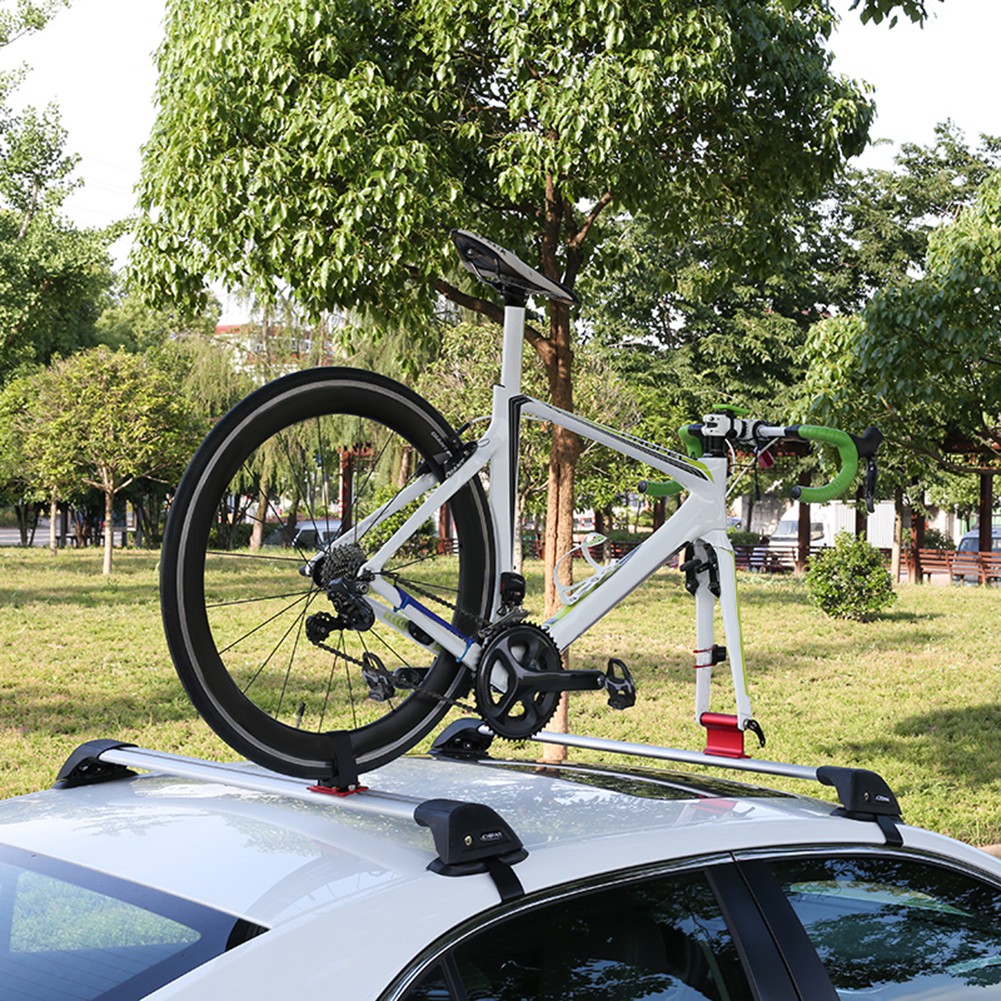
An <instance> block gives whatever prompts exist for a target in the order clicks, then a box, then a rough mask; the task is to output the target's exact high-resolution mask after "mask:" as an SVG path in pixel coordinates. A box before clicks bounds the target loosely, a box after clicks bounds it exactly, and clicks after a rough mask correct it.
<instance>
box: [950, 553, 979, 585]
mask: <svg viewBox="0 0 1001 1001" xmlns="http://www.w3.org/2000/svg"><path fill="white" fill-rule="evenodd" d="M951 555H952V561H951V565H950V567H949V577H950V579H951V580H952V582H953V583H954V584H979V583H981V574H980V553H974V552H970V551H969V550H967V551H965V552H961V553H960V552H955V553H952V554H951Z"/></svg>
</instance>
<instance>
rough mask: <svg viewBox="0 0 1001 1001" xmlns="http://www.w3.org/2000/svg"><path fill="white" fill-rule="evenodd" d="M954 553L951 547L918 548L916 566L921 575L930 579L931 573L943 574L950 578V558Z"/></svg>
mask: <svg viewBox="0 0 1001 1001" xmlns="http://www.w3.org/2000/svg"><path fill="white" fill-rule="evenodd" d="M954 555H955V553H953V551H952V550H951V549H919V550H918V566H919V568H920V570H921V576H922V577H923V578H924V579H925V580H931V577H932V574H936V573H941V574H945V575H946V576H947V577H949V579H950V580H951V579H952V558H953V556H954Z"/></svg>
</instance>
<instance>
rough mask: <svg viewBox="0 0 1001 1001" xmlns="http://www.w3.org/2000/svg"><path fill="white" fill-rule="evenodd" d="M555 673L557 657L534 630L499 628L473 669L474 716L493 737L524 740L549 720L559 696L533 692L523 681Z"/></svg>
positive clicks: (558, 666)
mask: <svg viewBox="0 0 1001 1001" xmlns="http://www.w3.org/2000/svg"><path fill="white" fill-rule="evenodd" d="M560 669H561V658H560V652H559V650H558V649H557V647H556V644H555V643H554V642H553V641H552V639H551V638H550V636H549V634H548V633H547V632H546V631H545V630H544V629H542V628H541V627H540V626H535V625H532V624H531V623H528V622H521V623H518V624H516V625H511V626H508V627H507V628H505V629H502V630H501V631H500V632H498V633H497V634H496V635H495V636H494V637H493V638H492V639H491V640H490V642H489V643H487V645H486V647H484V650H483V654H482V655H481V657H480V663H479V666H478V667H477V669H476V682H475V694H476V708H477V711H478V712H479V713H480V715H481V716H482V718H483V721H484V722H485V723H486V724H487V726H489V727H490V729H491V730H493V732H494V733H495V734H497V736H499V737H506V738H507V739H508V740H527V739H528V738H529V737H531V736H533V735H534V734H536V733H538V732H539V731H540V730H541V729H542V728H543V727H544V726H545V725H546V724H547V723H548V722H549V720H550V719H551V718H552V715H553V713H554V712H556V707H557V706H558V705H559V701H560V694H561V693H560V692H539V691H534V690H533V689H532V688H531V680H530V678H526V677H525V676H526V675H530V674H531V673H532V672H538V671H559V670H560Z"/></svg>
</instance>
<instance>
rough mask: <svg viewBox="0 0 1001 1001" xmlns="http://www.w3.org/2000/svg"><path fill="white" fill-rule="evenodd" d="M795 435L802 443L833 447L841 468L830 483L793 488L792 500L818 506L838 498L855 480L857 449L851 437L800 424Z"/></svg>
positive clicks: (834, 429)
mask: <svg viewBox="0 0 1001 1001" xmlns="http://www.w3.org/2000/svg"><path fill="white" fill-rule="evenodd" d="M796 433H797V434H798V435H799V437H800V438H802V439H803V440H804V441H819V442H821V443H822V444H824V445H833V446H834V448H836V449H837V450H838V455H839V456H840V458H841V468H840V469H839V470H838V474H837V476H835V477H834V479H833V480H831V482H830V483H828V484H826V485H825V486H822V487H793V488H792V491H791V493H792V498H793V500H801V501H803V503H805V504H819V503H822V502H823V501H829V500H833V499H834V498H835V497H840V496H841V495H842V494H843V493H844V492H845V491H846V490H847V489H848V488H849V487H850V486H851V483H852V480H854V479H855V473H856V472H857V471H858V449H856V447H855V442H854V441H852V436H851V435H850V434H846V433H845V432H844V431H838V430H837V429H836V428H826V427H821V426H820V425H818V424H800V425H799V427H798V428H796Z"/></svg>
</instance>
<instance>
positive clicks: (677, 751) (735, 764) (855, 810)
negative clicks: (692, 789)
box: [431, 719, 903, 845]
mask: <svg viewBox="0 0 1001 1001" xmlns="http://www.w3.org/2000/svg"><path fill="white" fill-rule="evenodd" d="M531 739H532V740H534V741H536V742H537V743H540V744H558V745H561V746H563V747H577V748H581V749H583V750H589V751H601V752H604V753H606V754H629V755H633V756H635V757H640V758H656V759H658V760H661V761H674V762H679V763H682V764H688V765H703V766H706V767H709V768H727V769H731V770H733V771H743V772H754V773H756V774H759V775H781V776H784V777H786V778H794V779H803V780H805V781H807V782H820V783H821V784H822V785H826V786H832V787H833V788H834V790H835V792H836V793H837V796H838V801H839V802H840V804H841V806H840V807H839V808H838V809H836V810H835V813H837V814H838V815H840V816H844V817H849V818H850V819H852V820H867V821H872V822H874V823H876V824H878V825H879V828H880V830H881V831H882V832H883V836H884V838H885V839H886V843H887V844H888V845H901V844H903V838H902V837H901V834H900V831H899V829H898V828H897V824H898V823H901V822H902V817H901V812H900V805H899V803H898V802H897V797H896V796H895V795H894V794H893V791H892V790H891V789H890V787H889V785H887V783H886V781H885V779H883V777H882V776H880V775H878V774H877V773H876V772H871V771H868V770H866V769H864V768H839V767H837V766H835V765H821V766H819V767H812V766H808V765H792V764H786V763H784V762H781V761H763V760H761V759H759V758H732V757H727V756H723V755H719V754H707V753H705V752H704V751H686V750H683V749H681V748H677V747H659V746H657V745H655V744H636V743H631V742H629V741H624V740H610V739H608V738H605V737H585V736H582V735H578V734H573V733H555V732H553V731H551V730H542V731H540V732H539V733H537V734H535V736H534V737H532V738H531ZM492 740H493V733H492V731H491V730H490V728H489V727H488V726H487V725H486V724H485V723H483V722H482V721H481V720H472V719H464V720H458V721H456V722H455V723H452V724H451V725H450V726H449V727H447V728H446V729H445V730H444V731H443V732H442V733H441V735H440V736H439V737H438V739H437V740H435V742H434V746H433V747H432V748H431V753H432V754H434V755H438V756H442V757H453V758H467V759H476V758H485V757H488V755H487V748H489V746H490V742H491V741H492Z"/></svg>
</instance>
